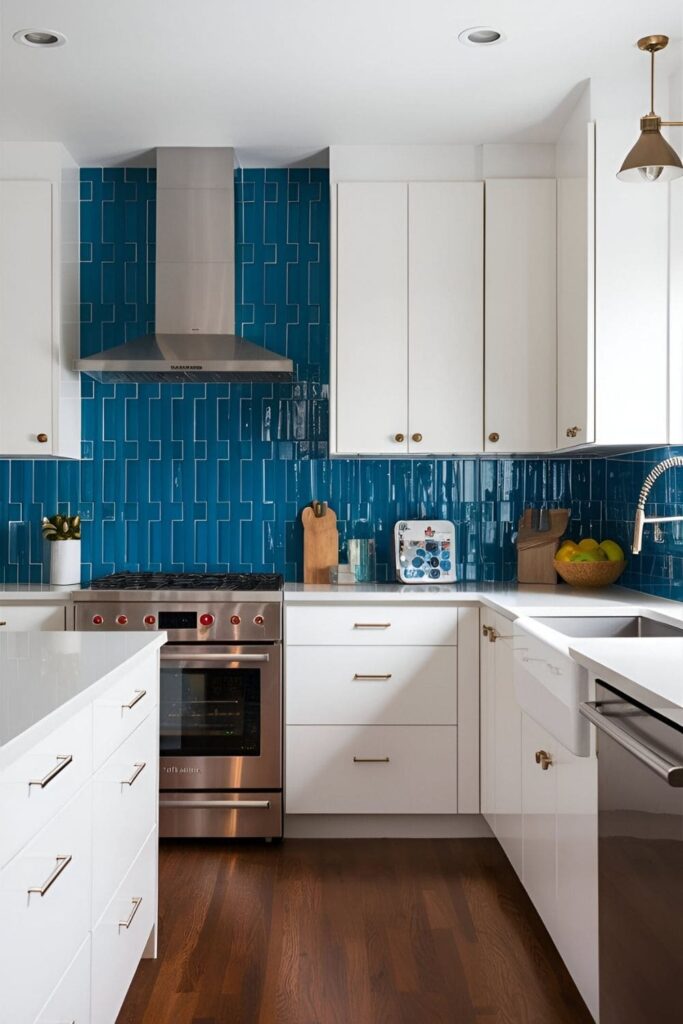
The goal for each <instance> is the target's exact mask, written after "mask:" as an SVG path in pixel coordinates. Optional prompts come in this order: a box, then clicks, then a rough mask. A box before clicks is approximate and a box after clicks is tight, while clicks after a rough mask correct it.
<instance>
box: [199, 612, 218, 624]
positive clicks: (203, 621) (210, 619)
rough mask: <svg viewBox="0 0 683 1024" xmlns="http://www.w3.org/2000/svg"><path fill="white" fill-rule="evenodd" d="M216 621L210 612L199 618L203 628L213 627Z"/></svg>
mask: <svg viewBox="0 0 683 1024" xmlns="http://www.w3.org/2000/svg"><path fill="white" fill-rule="evenodd" d="M215 621H216V618H215V616H214V615H211V613H210V612H205V613H204V614H203V615H200V616H199V622H200V624H201V625H202V626H213V624H214V622H215Z"/></svg>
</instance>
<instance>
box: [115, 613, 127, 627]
mask: <svg viewBox="0 0 683 1024" xmlns="http://www.w3.org/2000/svg"><path fill="white" fill-rule="evenodd" d="M116 622H117V624H118V625H119V626H127V625H128V616H127V615H117V616H116Z"/></svg>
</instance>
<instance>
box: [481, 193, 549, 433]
mask: <svg viewBox="0 0 683 1024" xmlns="http://www.w3.org/2000/svg"><path fill="white" fill-rule="evenodd" d="M556 205H557V204H556V186H555V179H554V178H553V179H547V178H536V179H525V178H519V179H514V180H513V179H496V180H490V181H487V182H486V272H485V294H486V302H485V316H486V359H485V399H484V408H485V436H486V440H485V448H486V451H488V452H546V451H552V450H553V449H554V448H555V441H556V408H557V401H556V364H557V317H556V306H557V302H556V276H557V275H556V235H557V230H556Z"/></svg>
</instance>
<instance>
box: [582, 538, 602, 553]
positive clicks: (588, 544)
mask: <svg viewBox="0 0 683 1024" xmlns="http://www.w3.org/2000/svg"><path fill="white" fill-rule="evenodd" d="M599 547H600V545H599V544H598V542H597V540H593V538H592V537H586V538H585V539H584V540H580V541H579V551H595V550H596V548H599Z"/></svg>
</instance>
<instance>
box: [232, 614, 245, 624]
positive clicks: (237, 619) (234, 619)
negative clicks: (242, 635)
mask: <svg viewBox="0 0 683 1024" xmlns="http://www.w3.org/2000/svg"><path fill="white" fill-rule="evenodd" d="M241 621H242V620H241V618H240V617H239V615H231V616H230V622H231V623H232V625H233V626H239V624H240V622H241Z"/></svg>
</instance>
